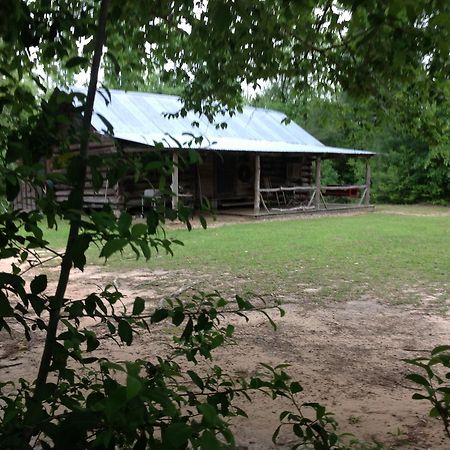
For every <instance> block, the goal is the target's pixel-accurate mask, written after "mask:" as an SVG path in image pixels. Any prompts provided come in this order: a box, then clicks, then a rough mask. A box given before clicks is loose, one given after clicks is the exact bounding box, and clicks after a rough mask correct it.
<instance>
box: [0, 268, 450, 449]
mask: <svg viewBox="0 0 450 450" xmlns="http://www.w3.org/2000/svg"><path fill="white" fill-rule="evenodd" d="M28 275H29V276H30V278H31V277H32V273H31V272H30V273H29V274H28ZM224 280H225V281H224ZM108 283H112V284H115V285H116V286H118V287H119V288H120V290H121V291H122V292H123V293H124V294H125V295H126V298H125V304H129V305H131V303H132V301H133V299H134V297H135V296H138V295H139V296H141V297H143V298H144V299H145V300H146V301H147V304H148V308H149V309H151V308H154V307H156V306H157V305H158V304H160V302H161V301H162V299H163V298H164V296H166V295H170V294H173V293H176V292H179V291H180V290H182V289H185V288H186V287H196V288H199V289H205V290H212V289H214V288H215V287H219V288H220V289H222V290H224V291H226V292H228V293H232V292H233V291H234V290H237V291H239V280H237V283H236V285H235V284H231V281H230V280H227V278H226V277H225V278H221V280H215V279H211V276H210V275H209V274H204V275H198V274H192V273H190V272H188V271H185V270H183V271H163V270H156V271H155V270H153V271H151V270H149V269H142V270H133V271H130V272H126V273H123V272H111V271H105V270H104V269H103V268H102V267H99V266H91V267H87V268H86V271H85V272H84V273H79V272H78V273H74V274H73V277H72V281H71V287H70V292H69V294H70V295H71V296H73V297H75V298H81V297H83V296H84V295H86V294H88V293H90V292H92V291H93V290H98V289H99V287H100V286H104V285H105V284H108ZM53 288H54V282H52V285H51V286H50V289H53ZM310 294H311V293H310V292H308V291H307V289H306V292H301V293H300V292H299V295H298V296H292V295H290V296H289V297H285V298H284V301H285V306H284V307H285V310H286V316H285V317H283V318H276V321H277V323H278V327H279V328H278V330H277V331H276V332H274V331H273V330H272V328H271V327H270V325H269V324H268V323H267V321H266V320H264V319H263V318H262V317H261V316H260V315H257V314H252V315H251V316H250V322H249V323H248V324H244V323H237V331H236V333H237V338H238V341H239V344H238V345H233V346H227V347H225V348H222V349H220V350H219V351H218V352H217V354H216V361H217V363H219V364H220V365H222V366H223V367H226V368H227V369H228V370H229V371H230V372H231V373H234V374H239V375H243V374H254V373H257V371H258V370H260V368H259V366H258V363H259V362H265V363H269V364H273V365H275V364H279V363H289V364H290V365H291V367H290V368H289V372H290V373H291V374H292V376H293V378H294V379H297V380H298V381H300V382H301V384H302V385H303V387H304V393H303V395H302V397H301V398H302V400H304V401H319V402H321V403H323V404H325V405H326V406H327V407H328V408H329V409H330V410H331V411H334V412H335V416H336V419H337V421H338V422H339V424H340V428H341V429H342V431H347V432H351V433H353V434H354V435H355V436H356V437H358V438H359V439H362V440H366V441H373V440H375V441H377V442H382V443H384V444H385V445H386V448H389V446H393V447H395V448H397V449H423V450H425V449H433V450H444V449H448V448H449V446H450V445H449V442H448V441H445V440H444V435H443V431H442V429H441V428H442V427H441V424H440V422H439V421H438V420H437V419H430V418H429V417H428V409H429V408H428V404H427V403H423V402H418V401H414V400H412V399H411V395H412V393H413V391H412V389H411V388H412V386H411V385H410V384H409V383H408V382H407V381H405V375H406V373H407V370H408V368H407V366H406V365H405V364H404V363H403V362H402V361H401V360H402V358H410V357H414V356H417V355H421V354H422V352H423V351H424V350H428V349H430V348H432V347H433V346H435V345H438V344H442V343H448V342H449V341H450V327H449V320H448V317H447V316H445V315H444V314H443V313H442V312H441V311H438V310H436V309H435V308H429V306H430V296H432V295H433V294H432V293H427V292H426V290H425V289H424V290H423V292H422V297H423V300H422V301H420V302H418V303H417V302H416V303H414V305H392V304H390V305H389V304H388V302H383V301H380V300H383V299H371V298H367V297H361V298H354V299H351V300H349V301H346V302H339V303H337V302H332V303H331V302H330V303H328V304H323V303H322V304H320V305H319V304H317V303H314V302H312V301H309V300H308V295H310ZM386 300H389V299H386ZM91 326H92V324H91ZM42 339H43V336H40V335H35V336H34V338H33V340H32V341H31V342H30V343H26V342H24V341H23V339H22V336H21V334H20V332H19V330H16V331H15V332H14V333H13V336H12V337H8V336H6V335H4V334H2V340H1V343H0V368H1V369H2V379H3V380H6V379H18V378H19V377H28V378H29V377H31V376H33V372H34V373H36V372H37V364H38V360H39V357H40V350H41V347H42ZM167 342H168V334H167V332H165V333H164V332H160V333H159V334H156V335H152V336H151V337H150V336H148V335H146V334H143V335H141V336H139V337H138V339H137V340H136V345H133V346H132V347H130V348H126V347H120V348H118V347H117V346H116V345H115V344H113V343H108V342H107V341H103V340H102V345H105V348H104V350H103V351H104V352H105V353H106V354H108V355H109V356H112V357H114V358H118V359H135V358H138V357H140V358H146V357H152V356H154V355H155V354H161V353H162V352H163V351H164V348H165V346H166V345H167ZM243 406H244V409H245V410H246V411H247V412H248V414H249V416H250V418H249V419H240V420H239V421H238V422H236V423H235V425H234V427H235V433H236V436H237V439H238V443H239V444H240V445H242V446H245V447H248V448H249V449H252V450H257V449H270V448H274V446H273V444H272V443H271V435H272V432H273V431H274V429H275V428H276V426H277V424H278V414H279V413H280V412H281V411H282V410H283V409H284V408H285V406H286V405H283V404H278V403H274V402H271V401H270V400H269V399H267V398H263V397H257V398H256V399H255V401H254V402H253V403H251V404H247V403H244V404H243ZM289 441H290V437H286V438H285V442H284V443H285V444H286V445H288V444H289Z"/></svg>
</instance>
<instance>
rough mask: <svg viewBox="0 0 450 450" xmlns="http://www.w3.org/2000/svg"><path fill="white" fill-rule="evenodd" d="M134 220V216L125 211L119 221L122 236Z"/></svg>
mask: <svg viewBox="0 0 450 450" xmlns="http://www.w3.org/2000/svg"><path fill="white" fill-rule="evenodd" d="M132 221H133V217H132V216H131V214H128V213H127V212H123V213H122V214H121V215H120V217H119V220H118V221H117V226H118V227H119V233H120V235H121V236H124V235H125V234H126V233H127V232H128V230H129V229H130V227H131V223H132Z"/></svg>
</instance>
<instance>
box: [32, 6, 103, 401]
mask: <svg viewBox="0 0 450 450" xmlns="http://www.w3.org/2000/svg"><path fill="white" fill-rule="evenodd" d="M108 4H109V0H102V2H101V5H100V12H99V18H98V25H97V32H96V35H95V50H94V55H93V59H92V66H91V73H90V79H89V87H88V92H87V96H86V106H85V110H84V115H83V122H82V128H81V133H80V162H81V164H80V169H79V177H78V179H77V181H76V182H75V184H74V187H73V190H72V195H71V199H72V200H71V201H72V204H73V209H74V210H76V211H78V212H77V215H76V216H75V217H74V218H73V219H72V220H71V222H70V229H69V236H68V239H67V244H66V251H65V253H64V257H63V259H62V262H61V270H60V274H59V280H58V285H57V287H56V291H55V295H54V296H53V298H52V299H51V300H50V317H49V321H48V327H47V334H46V339H45V345H44V350H43V352H42V357H41V362H40V366H39V372H38V376H37V379H36V388H35V391H34V397H38V394H39V392H40V390H41V389H42V387H43V386H44V385H45V383H46V382H47V377H48V374H49V371H50V365H51V361H52V358H53V353H54V350H55V344H56V335H57V331H58V324H59V321H60V313H61V308H62V307H63V305H64V296H65V293H66V289H67V285H68V282H69V275H70V271H71V268H72V258H73V250H74V248H75V245H76V240H77V237H78V234H79V229H80V220H81V212H82V209H83V192H84V185H85V181H86V161H87V151H88V147H89V136H90V130H91V119H92V113H93V109H94V99H95V93H96V90H97V81H98V72H99V68H100V61H101V58H102V53H103V46H104V44H105V42H106V22H107V15H108Z"/></svg>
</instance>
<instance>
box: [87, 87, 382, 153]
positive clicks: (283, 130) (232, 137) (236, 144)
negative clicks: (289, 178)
mask: <svg viewBox="0 0 450 450" xmlns="http://www.w3.org/2000/svg"><path fill="white" fill-rule="evenodd" d="M109 92H110V95H111V101H110V102H109V103H108V104H107V103H106V102H105V98H107V94H106V93H105V94H104V96H102V95H96V98H95V105H94V112H95V114H94V115H93V117H92V126H93V127H94V128H95V130H97V131H98V132H99V133H106V132H107V126H106V125H105V123H104V121H103V120H102V119H101V117H100V116H103V117H104V118H105V119H106V120H107V121H108V122H109V123H110V124H111V125H112V127H113V134H114V137H115V138H116V139H121V140H126V141H129V142H134V143H137V144H145V145H149V146H153V145H155V144H157V143H161V144H162V145H163V146H164V147H166V148H180V147H181V148H196V149H201V150H216V151H217V150H220V151H240V152H244V151H246V152H261V153H263V152H267V153H278V152H280V153H316V154H346V155H355V156H356V155H367V156H370V155H374V153H373V152H369V151H364V150H350V149H344V148H335V147H327V146H325V145H323V144H322V143H321V142H320V141H318V140H317V139H316V138H315V137H313V136H311V135H310V134H309V133H307V132H306V131H305V130H303V129H302V128H301V127H300V126H298V125H297V124H296V123H294V122H292V121H291V122H288V123H284V121H285V119H287V117H286V115H285V114H283V113H280V112H278V111H273V110H270V109H264V108H254V107H250V106H246V107H244V108H243V111H242V113H236V114H235V115H233V116H231V117H230V116H229V115H226V116H223V117H220V118H218V122H226V123H227V127H226V128H223V129H222V128H216V126H215V125H214V124H211V123H210V122H209V121H208V120H207V119H206V118H205V117H203V116H201V117H200V116H199V115H198V114H195V113H193V112H188V114H187V115H186V116H185V117H181V116H179V117H177V118H169V117H167V116H166V115H167V114H175V113H177V112H178V111H179V110H180V109H181V107H182V103H181V100H180V98H179V97H176V96H171V95H162V94H149V93H142V92H125V91H118V90H110V91H109ZM193 122H197V123H198V124H199V126H198V127H196V126H193V125H192V123H193ZM199 136H202V137H203V140H202V142H201V143H195V142H194V141H193V137H199Z"/></svg>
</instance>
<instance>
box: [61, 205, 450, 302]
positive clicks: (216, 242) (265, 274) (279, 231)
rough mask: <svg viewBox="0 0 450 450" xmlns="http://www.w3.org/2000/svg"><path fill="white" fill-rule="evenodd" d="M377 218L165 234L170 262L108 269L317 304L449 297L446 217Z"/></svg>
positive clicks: (449, 224) (121, 262)
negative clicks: (163, 274) (188, 276)
mask: <svg viewBox="0 0 450 450" xmlns="http://www.w3.org/2000/svg"><path fill="white" fill-rule="evenodd" d="M427 210H428V211H430V209H429V208H428V209H427ZM381 211H382V212H380V213H375V214H364V215H357V216H328V217H317V218H313V219H311V220H283V221H267V222H253V223H240V224H233V225H224V226H222V227H217V228H209V229H207V230H202V229H194V230H193V231H191V232H188V231H187V230H169V231H168V235H169V236H170V237H173V238H176V239H179V240H181V241H183V242H184V244H185V245H184V246H183V247H179V246H175V247H174V252H175V255H174V256H173V257H171V256H169V255H164V254H158V255H155V257H154V258H152V260H151V261H149V262H148V263H145V262H144V261H143V260H139V261H136V260H134V259H133V258H132V257H131V254H130V255H127V257H126V258H125V259H124V258H119V257H114V258H112V259H111V261H110V262H109V263H108V266H109V267H110V268H111V269H113V270H116V269H118V268H120V269H121V270H123V269H124V267H127V268H129V269H132V268H133V269H135V268H139V267H142V265H143V264H146V265H147V266H148V267H150V268H158V269H165V270H170V269H176V270H187V271H192V272H194V273H203V274H205V273H207V274H210V276H211V280H219V279H226V280H228V281H227V282H228V283H232V282H233V279H236V278H238V279H243V280H244V282H243V283H241V286H242V287H244V288H248V289H251V290H254V291H257V292H262V293H267V292H274V293H277V294H284V295H287V296H290V295H292V296H294V295H299V293H301V292H304V289H305V288H306V289H308V290H311V291H308V292H309V294H308V296H309V297H310V298H313V299H317V300H323V299H333V300H343V299H349V298H360V297H361V296H363V295H370V296H375V297H376V298H379V299H385V300H388V301H391V302H403V301H416V300H417V299H418V298H419V297H420V296H421V294H422V293H424V292H426V293H427V294H429V295H434V296H435V297H436V301H437V302H439V301H440V300H442V299H444V298H448V295H449V293H450V286H449V278H450V277H449V274H450V257H449V255H450V216H439V215H428V216H424V215H421V216H417V215H411V216H410V215H403V214H402V215H399V214H391V213H389V211H386V212H383V210H381ZM402 211H404V209H402ZM58 234H60V233H58ZM52 241H53V237H52ZM54 242H56V240H55V241H54ZM58 242H59V241H58ZM97 253H98V252H97ZM91 256H94V261H95V255H94V254H93V252H91ZM97 262H99V261H98V260H97ZM316 289H317V290H316Z"/></svg>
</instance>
